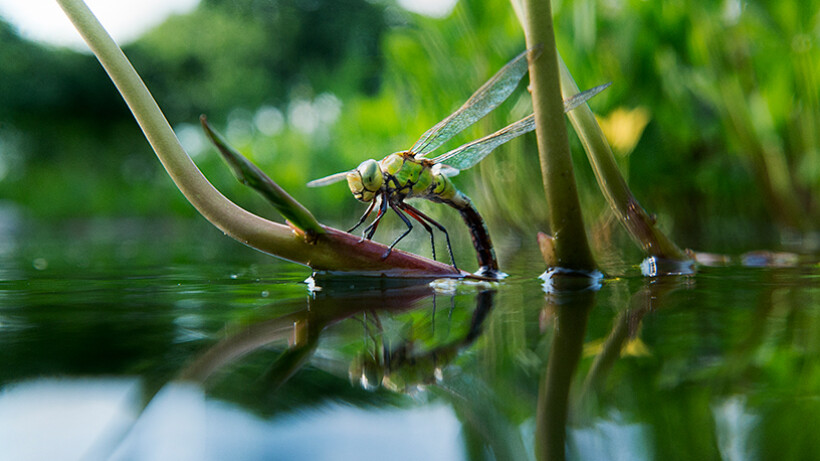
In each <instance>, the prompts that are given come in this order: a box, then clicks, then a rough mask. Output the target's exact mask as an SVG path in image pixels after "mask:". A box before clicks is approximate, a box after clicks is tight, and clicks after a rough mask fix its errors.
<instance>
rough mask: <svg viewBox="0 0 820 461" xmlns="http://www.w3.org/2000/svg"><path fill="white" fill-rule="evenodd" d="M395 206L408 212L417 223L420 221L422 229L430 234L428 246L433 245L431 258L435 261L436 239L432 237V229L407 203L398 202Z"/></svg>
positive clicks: (417, 211)
mask: <svg viewBox="0 0 820 461" xmlns="http://www.w3.org/2000/svg"><path fill="white" fill-rule="evenodd" d="M397 206H398V207H399V208H401V209H402V210H404V211H405V212H406V213H407V214H409V215H410V217H411V218H413V219H415V220H416V221H418V222H419V223H421V225H422V226H423V227H424V230H426V231H427V233H428V234H430V246H432V247H433V260H434V261H435V259H436V241H435V238H434V237H433V229H432V228H431V227H430V226H429V225H428V224H427V222H425V221H424V219H423V218H422V217H421V216H419V214H418V213H419V210H417V209H415V208H413V207H411V206H410V205H408V204H406V203H404V202H400V203H398V204H397Z"/></svg>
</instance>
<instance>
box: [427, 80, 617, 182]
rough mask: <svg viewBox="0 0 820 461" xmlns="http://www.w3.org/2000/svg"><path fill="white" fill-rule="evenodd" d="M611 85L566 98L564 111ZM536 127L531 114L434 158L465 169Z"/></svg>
mask: <svg viewBox="0 0 820 461" xmlns="http://www.w3.org/2000/svg"><path fill="white" fill-rule="evenodd" d="M609 85H611V83H606V84H604V85H599V86H596V87H595V88H590V89H589V90H586V91H584V92H581V93H578V94H576V95H575V96H572V97H570V98H568V99H565V100H564V112H569V111H571V110H572V109H575V108H576V107H578V106H580V105H581V104H583V103H584V102H586V101H587V100H588V99H589V98H591V97H593V96H595V95H596V94H598V93H600V92H601V91H603V90H605V89H606V88H607V87H608V86H609ZM534 129H535V115H534V114H530V115H528V116H526V117H524V118H522V119H521V120H519V121H517V122H515V123H513V124H511V125H507V126H506V127H504V128H502V129H500V130H498V131H496V132H495V133H493V134H489V135H487V136H484V137H483V138H481V139H476V140H475V141H473V142H470V143H467V144H464V145H463V146H460V147H457V148H455V149H453V150H451V151H450V152H447V153H446V154H442V155H440V156H438V157H436V158H434V159H433V162H435V163H446V164H447V165H449V166H451V167H453V168H457V169H459V170H464V169H467V168H470V167H472V166H473V165H475V164H476V163H478V162H480V161H482V160H484V157H486V156H488V155H490V152H492V151H493V150H495V148H496V147H498V146H500V145H502V144H504V143H505V142H507V141H509V140H511V139H513V138H516V137H518V136H521V135H522V134H524V133H529V132H530V131H532V130H534Z"/></svg>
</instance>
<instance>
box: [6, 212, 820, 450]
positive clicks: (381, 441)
mask: <svg viewBox="0 0 820 461" xmlns="http://www.w3.org/2000/svg"><path fill="white" fill-rule="evenodd" d="M0 221H3V222H4V224H3V226H0V234H2V239H1V240H2V245H0V459H3V460H24V459H25V460H29V459H31V460H35V459H44V460H45V459H48V460H52V459H61V460H75V459H77V460H85V459H90V460H96V459H115V460H164V459H168V460H188V459H190V460H208V459H214V460H216V459H232V460H233V459H236V460H257V459H258V460H270V459H276V460H307V459H310V460H330V459H357V460H362V459H364V460H366V459H396V460H402V459H407V460H416V459H428V460H438V459H441V460H459V459H509V460H526V459H536V458H544V459H561V458H562V457H564V456H566V457H567V458H568V459H584V460H599V459H623V460H635V459H664V460H675V459H681V460H689V459H699V460H703V459H771V458H776V459H784V460H803V459H817V458H820V438H818V437H817V436H816V435H815V432H814V431H815V430H816V428H817V427H820V266H818V264H817V259H816V258H814V259H813V258H798V259H796V260H795V259H789V258H787V260H785V261H779V262H778V264H780V265H781V266H783V267H748V266H743V265H740V264H737V265H732V266H726V267H702V268H700V270H699V271H698V273H697V274H696V275H693V276H681V277H668V278H663V279H649V278H643V277H640V276H639V275H638V271H637V269H636V267H628V268H625V269H624V270H623V271H621V272H622V273H621V274H617V276H612V274H611V273H610V274H609V275H610V277H609V278H607V279H606V281H605V282H604V283H603V285H602V286H601V288H600V289H599V290H597V291H585V292H579V293H575V294H571V295H561V296H555V295H549V294H546V293H545V292H544V290H543V288H542V285H541V281H540V280H538V279H537V278H536V277H537V275H538V271H539V270H543V267H541V263H540V262H539V259H540V258H538V257H531V258H527V257H522V258H518V260H525V261H529V262H528V263H522V264H518V266H515V267H513V268H512V269H510V268H507V267H505V269H507V270H508V272H510V273H511V277H510V278H509V279H508V280H506V281H505V282H504V283H500V284H493V285H482V284H478V285H475V284H446V283H439V284H433V285H432V286H431V285H429V284H416V285H402V284H401V283H399V282H395V281H386V280H375V281H368V280H362V279H358V280H357V279H344V278H327V277H324V278H322V277H317V278H316V279H312V280H310V281H309V282H306V279H307V278H308V277H309V276H310V273H309V271H307V270H306V269H304V268H301V267H299V266H296V265H292V264H288V263H284V262H279V261H277V260H275V259H273V258H269V257H266V256H264V255H260V254H258V253H255V252H253V251H252V250H249V249H245V248H244V247H241V246H239V245H238V244H236V243H234V242H232V241H230V240H229V239H227V238H225V237H223V236H222V235H219V234H218V233H217V232H215V231H212V230H210V228H209V227H208V225H207V224H206V223H203V222H201V221H197V222H196V223H194V224H190V223H182V224H180V223H170V224H169V223H155V222H144V221H129V220H122V221H117V222H95V221H79V222H74V223H64V224H62V225H61V226H59V228H55V227H49V228H46V229H43V227H42V226H37V227H32V226H26V225H23V224H21V223H20V222H18V221H16V220H14V219H12V218H9V217H8V216H7V217H6V219H5V220H0ZM191 235H195V236H197V238H196V240H192V239H191V238H190V236H191ZM530 251H531V250H530ZM530 254H531V253H530Z"/></svg>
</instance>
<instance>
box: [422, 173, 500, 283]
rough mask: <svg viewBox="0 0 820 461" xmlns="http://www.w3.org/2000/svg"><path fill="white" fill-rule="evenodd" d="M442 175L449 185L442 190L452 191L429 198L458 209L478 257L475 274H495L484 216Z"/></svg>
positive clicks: (493, 259)
mask: <svg viewBox="0 0 820 461" xmlns="http://www.w3.org/2000/svg"><path fill="white" fill-rule="evenodd" d="M442 177H443V178H444V180H445V181H446V182H447V183H449V187H445V188H444V191H447V192H449V191H452V193H450V194H447V195H449V197H448V198H445V197H443V196H441V195H436V196H431V197H429V199H430V200H432V201H434V202H439V203H444V204H446V205H449V206H451V207H453V208H455V209H456V210H458V212H459V214H461V218H462V219H463V220H464V222H465V224H467V227H468V228H469V229H470V237H471V238H472V241H473V248H475V251H476V258H478V266H479V268H478V271H477V272H476V274H478V275H486V276H489V277H494V276H496V275H497V274H498V273H499V272H498V260H497V259H496V257H495V250H494V249H493V242H492V240H490V232H489V231H488V230H487V225H486V224H484V218H482V217H481V215H480V214H479V213H478V210H477V209H476V208H475V207H474V206H473V202H472V201H471V200H470V198H469V197H467V196H466V195H464V193H462V192H461V191H459V190H457V189H456V188H455V186H453V185H452V182H450V180H449V178H446V177H444V176H442Z"/></svg>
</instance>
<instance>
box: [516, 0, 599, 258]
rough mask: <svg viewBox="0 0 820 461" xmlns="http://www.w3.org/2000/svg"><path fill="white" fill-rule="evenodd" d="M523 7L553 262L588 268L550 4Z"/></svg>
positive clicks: (542, 0)
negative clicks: (535, 54) (538, 52)
mask: <svg viewBox="0 0 820 461" xmlns="http://www.w3.org/2000/svg"><path fill="white" fill-rule="evenodd" d="M523 5H524V8H523V13H524V17H525V27H524V29H525V31H524V32H525V35H526V39H527V48H528V49H534V48H535V47H537V46H543V51H542V53H541V56H540V57H538V58H537V59H532V57H530V84H531V85H530V86H531V89H532V101H533V112H534V113H535V124H536V128H535V132H536V136H537V139H538V154H539V158H540V162H541V173H542V177H543V181H544V192H545V194H546V199H547V204H548V206H549V210H550V230H551V232H552V236H553V238H554V249H553V250H554V256H555V262H556V264H557V265H558V266H560V267H565V268H568V269H574V270H582V271H592V270H594V269H595V261H594V259H593V257H592V252H591V251H590V249H589V242H588V241H587V237H586V231H585V229H584V221H583V217H582V214H581V204H580V201H579V199H578V191H577V187H576V184H575V176H574V173H573V168H572V158H571V156H570V150H569V138H568V136H567V131H566V125H565V122H564V110H563V102H562V101H563V98H562V97H561V87H560V83H559V74H558V64H557V63H558V61H557V52H556V49H555V35H554V31H553V25H552V10H551V8H550V2H549V0H525V1H524V2H523Z"/></svg>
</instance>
